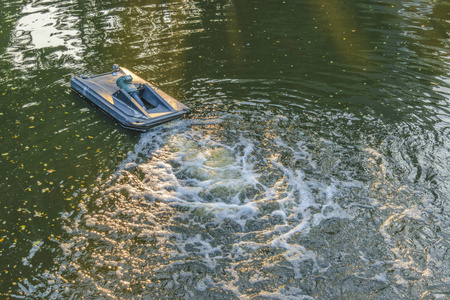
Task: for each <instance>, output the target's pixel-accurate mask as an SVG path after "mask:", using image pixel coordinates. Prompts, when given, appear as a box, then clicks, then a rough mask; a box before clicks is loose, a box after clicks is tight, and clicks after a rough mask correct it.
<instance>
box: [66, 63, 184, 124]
mask: <svg viewBox="0 0 450 300" xmlns="http://www.w3.org/2000/svg"><path fill="white" fill-rule="evenodd" d="M113 68H114V71H113V72H109V73H104V74H99V75H94V76H84V75H81V76H77V77H75V78H73V79H72V80H71V81H70V84H71V86H72V89H73V90H74V91H75V92H77V93H78V94H80V95H81V96H83V97H85V98H87V99H88V100H89V101H91V102H92V103H93V104H94V105H96V106H97V107H99V108H100V109H101V110H103V111H104V112H105V113H106V114H108V115H109V116H111V117H112V118H113V119H114V120H116V121H117V122H119V124H120V125H122V126H123V127H125V128H128V129H133V130H138V131H147V130H149V129H150V128H152V127H154V126H157V125H161V124H163V123H166V122H169V121H172V120H176V119H180V118H182V117H183V116H184V115H186V114H189V113H190V110H189V108H188V107H187V106H185V105H183V104H182V103H180V102H178V101H177V100H175V99H174V98H172V97H171V96H169V95H167V94H166V93H164V92H163V91H161V90H160V89H158V88H157V87H155V86H153V85H151V84H150V83H148V82H147V81H145V80H144V79H142V78H140V77H139V76H137V75H135V74H133V73H132V72H130V71H129V70H127V69H125V68H123V67H119V66H118V65H114V66H113Z"/></svg>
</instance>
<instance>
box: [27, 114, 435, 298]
mask: <svg viewBox="0 0 450 300" xmlns="http://www.w3.org/2000/svg"><path fill="white" fill-rule="evenodd" d="M238 120H241V119H238ZM279 122H281V123H282V122H286V123H289V120H279ZM236 123H239V121H237V120H236V119H233V118H232V117H224V118H223V119H218V120H208V121H205V122H202V121H198V120H196V121H181V122H178V123H174V124H172V125H170V126H166V127H160V128H157V129H155V130H153V131H151V132H149V133H146V134H143V135H142V136H141V139H140V141H139V143H138V144H137V145H136V146H135V149H134V150H133V151H132V152H130V153H129V154H128V157H127V158H126V159H125V161H124V162H123V163H122V164H121V165H120V167H119V170H117V171H116V172H115V173H114V174H112V175H111V176H110V177H109V178H106V179H100V178H99V182H98V185H97V186H96V187H95V188H94V189H93V191H92V194H91V195H90V196H89V197H85V199H84V201H83V202H82V203H81V205H80V207H81V208H82V212H81V213H80V214H78V215H77V216H75V217H70V216H67V225H66V231H67V236H68V239H67V240H66V241H65V242H64V243H62V245H61V248H62V252H63V257H62V258H61V261H60V262H59V263H60V267H59V269H57V271H55V272H54V273H47V274H44V275H45V276H47V277H48V278H51V279H50V280H51V282H52V283H51V284H50V287H48V285H45V286H47V287H48V288H47V290H48V289H49V290H51V291H53V290H54V289H57V290H58V291H57V294H56V296H64V297H74V298H77V297H81V296H84V297H90V298H108V299H127V298H139V297H141V298H183V297H184V298H188V299H194V298H196V299H198V298H211V297H218V298H243V299H245V298H254V297H260V298H269V299H312V297H311V295H312V296H314V297H319V298H323V297H325V296H324V294H322V293H323V291H326V293H327V294H326V296H329V295H331V296H332V297H334V296H336V297H337V296H338V295H339V293H342V291H344V294H346V295H350V297H353V298H358V297H360V296H362V295H364V294H366V293H367V291H370V290H374V289H375V290H377V291H378V292H377V293H378V294H377V295H378V296H380V297H384V296H387V295H389V294H392V293H396V292H395V291H394V289H393V288H392V285H391V284H390V283H392V282H395V284H397V285H398V287H397V289H400V290H401V289H402V288H406V287H407V286H408V284H409V282H408V277H407V275H405V273H404V272H405V270H408V269H410V268H414V272H416V273H418V274H422V275H426V274H432V271H431V270H430V268H429V266H430V264H431V263H432V262H433V261H434V260H433V258H431V256H432V255H431V256H430V258H429V261H430V263H426V264H421V265H420V264H419V263H417V261H416V260H417V259H418V258H420V257H419V256H417V255H416V256H414V255H413V256H408V255H407V254H405V252H404V249H405V248H404V246H405V243H404V242H400V240H399V237H398V236H397V233H396V232H395V230H393V229H392V228H393V226H394V228H395V223H397V222H399V221H401V220H403V219H405V218H406V219H411V218H412V219H414V220H416V219H417V218H419V215H418V214H417V210H414V209H410V210H403V212H402V213H401V214H400V215H398V214H397V213H398V212H399V211H400V208H401V205H400V203H399V204H398V205H397V206H396V207H393V206H392V205H393V202H395V201H392V199H389V198H387V197H385V196H386V195H385V194H383V193H386V192H389V193H390V192H396V193H397V194H398V195H400V194H402V193H405V194H406V193H409V192H411V189H410V188H409V187H408V186H401V185H398V184H396V183H395V182H391V178H392V176H393V175H392V174H390V170H389V166H386V164H385V163H383V156H382V155H381V154H379V153H378V152H377V151H376V150H372V149H369V148H367V149H366V150H362V151H361V153H360V154H359V155H360V157H357V158H356V159H357V160H358V161H359V162H361V157H363V158H364V160H362V162H364V164H365V165H364V166H363V168H361V169H360V168H355V167H353V169H352V168H349V167H346V166H351V165H352V164H353V163H354V161H353V160H349V159H348V156H347V155H348V151H346V149H343V148H342V147H339V146H337V145H336V144H335V143H334V142H332V141H328V140H324V139H322V138H321V139H318V140H317V139H314V138H313V137H311V136H308V135H306V134H305V135H303V134H299V135H296V136H295V137H293V136H292V135H289V136H284V135H283V131H284V130H285V129H284V128H282V125H283V124H280V129H279V132H274V129H273V128H272V129H270V131H269V130H266V127H265V126H264V124H262V125H261V124H259V123H255V126H256V127H257V128H254V129H253V130H249V128H248V127H246V126H244V125H242V124H239V125H238V126H239V127H238V128H239V129H241V130H239V131H238V130H235V129H236V127H235V125H236ZM258 126H260V127H258ZM259 130H260V131H259ZM265 130H266V131H265ZM286 137H288V138H286ZM352 151H353V150H352ZM318 153H319V154H320V155H319V154H318ZM324 153H325V154H328V155H324ZM345 160H346V161H345ZM364 168H365V169H366V170H368V172H366V173H364V171H363V170H364ZM361 172H363V174H364V176H359V175H358V174H359V173H361ZM369 175H370V176H371V177H369ZM365 176H367V177H368V178H369V179H370V180H368V182H369V184H368V183H367V182H363V180H362V179H363V178H364V177H365ZM388 183H389V184H391V186H390V187H389V188H386V187H385V186H384V185H386V184H388ZM381 187H382V188H381ZM380 188H381V192H380V191H379V189H380ZM417 197H421V196H420V195H419V196H417ZM417 197H416V196H415V195H412V196H410V198H411V199H412V200H414V201H415V199H416V198H417ZM392 212H394V213H393V214H392ZM386 213H387V214H386ZM408 257H409V258H408ZM350 270H352V271H350ZM355 270H356V271H355ZM389 270H394V271H393V272H390V273H389V272H388V271H389ZM45 276H43V277H45ZM343 276H344V277H343ZM430 276H431V275H430ZM339 278H340V279H339ZM405 278H406V279H405ZM336 280H340V282H341V284H342V290H339V289H335V287H334V284H333V282H336ZM358 282H359V283H358ZM361 282H363V283H361ZM75 283H76V284H75ZM358 284H360V285H358ZM313 286H315V287H316V288H313ZM24 288H25V286H24ZM47 290H46V293H47V295H48V291H47ZM41 294H42V293H41ZM42 295H43V294H42ZM333 295H334V296H333ZM325 298H326V297H325Z"/></svg>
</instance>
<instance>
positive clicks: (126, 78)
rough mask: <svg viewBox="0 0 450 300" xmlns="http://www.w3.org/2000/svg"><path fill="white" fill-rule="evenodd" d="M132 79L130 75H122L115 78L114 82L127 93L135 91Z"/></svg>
mask: <svg viewBox="0 0 450 300" xmlns="http://www.w3.org/2000/svg"><path fill="white" fill-rule="evenodd" d="M132 81H133V77H131V75H123V76H120V77H119V78H118V79H117V81H116V84H117V86H118V87H120V88H121V89H124V90H125V91H126V92H127V93H128V94H132V93H134V92H137V89H136V87H135V86H134V84H133V83H132Z"/></svg>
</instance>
